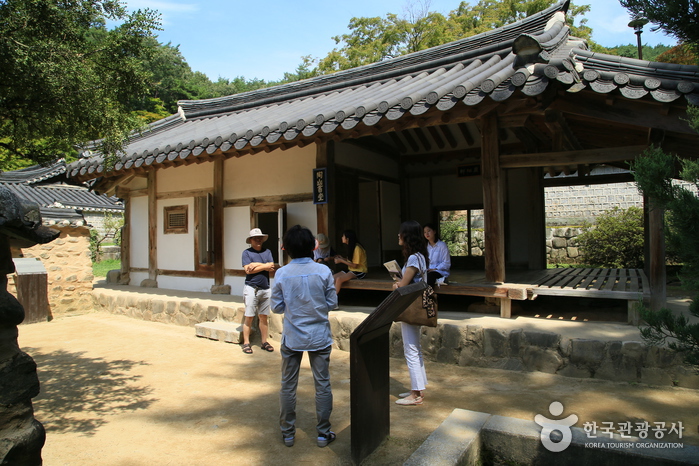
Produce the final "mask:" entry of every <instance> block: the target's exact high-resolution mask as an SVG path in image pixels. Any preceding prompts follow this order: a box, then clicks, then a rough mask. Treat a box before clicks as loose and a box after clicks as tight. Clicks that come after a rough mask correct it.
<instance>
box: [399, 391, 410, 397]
mask: <svg viewBox="0 0 699 466" xmlns="http://www.w3.org/2000/svg"><path fill="white" fill-rule="evenodd" d="M411 393H413V392H403V393H400V394H399V395H398V398H407V397H409V396H410V394H411Z"/></svg>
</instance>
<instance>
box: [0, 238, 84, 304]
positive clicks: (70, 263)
mask: <svg viewBox="0 0 699 466" xmlns="http://www.w3.org/2000/svg"><path fill="white" fill-rule="evenodd" d="M51 228H54V229H56V230H59V231H60V232H61V235H60V236H59V237H58V238H57V239H55V240H54V241H53V242H51V243H47V244H39V245H36V246H33V247H31V248H24V249H21V250H20V251H13V257H34V258H39V259H40V260H41V262H42V263H43V264H44V268H45V269H46V273H47V278H48V298H49V304H50V305H51V313H52V314H53V315H59V314H65V313H68V312H74V311H84V310H89V309H91V308H92V282H93V279H94V277H93V275H92V261H91V260H90V249H89V248H90V230H89V229H88V228H87V227H73V226H66V227H59V226H56V225H54V226H52V227H51ZM8 291H9V292H10V293H12V294H13V295H15V296H16V295H17V290H16V288H15V285H14V275H11V276H10V282H9V283H8Z"/></svg>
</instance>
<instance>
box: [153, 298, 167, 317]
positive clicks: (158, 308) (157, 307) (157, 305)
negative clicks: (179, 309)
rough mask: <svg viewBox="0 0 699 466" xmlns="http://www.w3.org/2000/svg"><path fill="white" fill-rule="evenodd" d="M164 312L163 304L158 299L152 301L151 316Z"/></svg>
mask: <svg viewBox="0 0 699 466" xmlns="http://www.w3.org/2000/svg"><path fill="white" fill-rule="evenodd" d="M162 312H165V302H164V301H162V300H160V299H158V300H155V301H153V315H155V314H160V313H162Z"/></svg>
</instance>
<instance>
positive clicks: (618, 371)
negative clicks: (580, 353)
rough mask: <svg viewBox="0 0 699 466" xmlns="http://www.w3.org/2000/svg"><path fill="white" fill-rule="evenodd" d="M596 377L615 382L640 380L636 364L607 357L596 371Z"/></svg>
mask: <svg viewBox="0 0 699 466" xmlns="http://www.w3.org/2000/svg"><path fill="white" fill-rule="evenodd" d="M594 378H596V379H604V380H613V381H615V382H638V378H639V377H638V371H637V369H636V366H635V365H629V364H623V363H622V361H621V360H617V361H612V360H610V359H606V360H604V361H603V362H602V364H601V365H600V367H599V368H598V369H597V370H596V371H595V375H594Z"/></svg>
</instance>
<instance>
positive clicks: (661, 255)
mask: <svg viewBox="0 0 699 466" xmlns="http://www.w3.org/2000/svg"><path fill="white" fill-rule="evenodd" d="M664 228H665V225H664V213H663V209H661V208H659V207H655V206H653V202H652V200H650V203H649V205H648V242H649V243H650V246H649V249H648V251H649V257H648V272H649V273H648V278H649V280H650V308H651V310H653V311H657V310H660V309H661V308H662V307H664V306H665V302H666V298H667V296H666V294H667V276H666V271H665V230H664Z"/></svg>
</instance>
